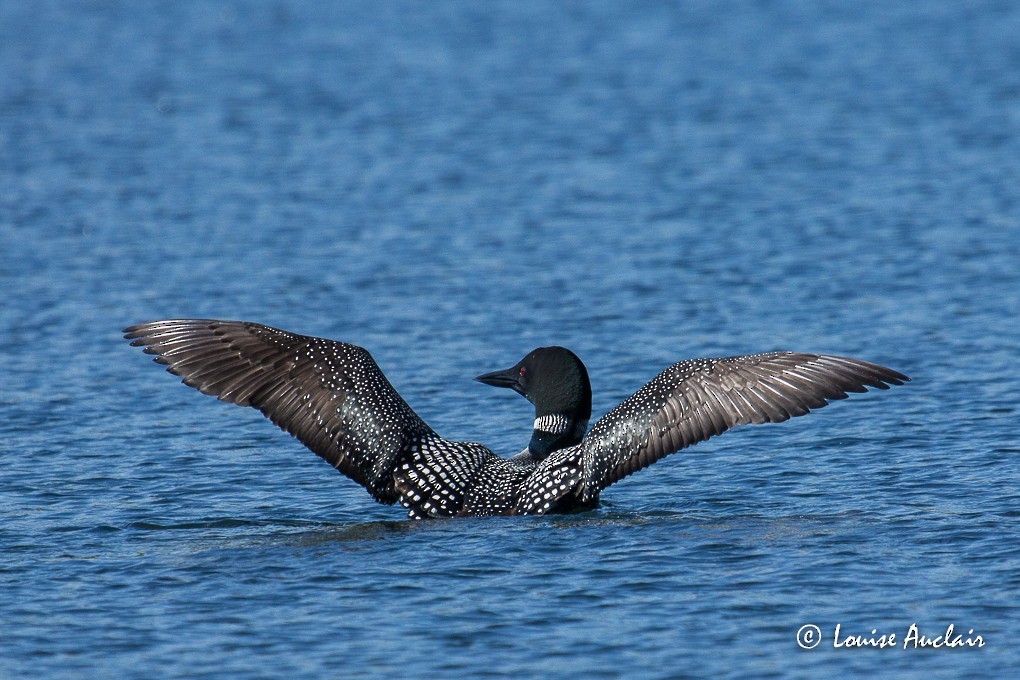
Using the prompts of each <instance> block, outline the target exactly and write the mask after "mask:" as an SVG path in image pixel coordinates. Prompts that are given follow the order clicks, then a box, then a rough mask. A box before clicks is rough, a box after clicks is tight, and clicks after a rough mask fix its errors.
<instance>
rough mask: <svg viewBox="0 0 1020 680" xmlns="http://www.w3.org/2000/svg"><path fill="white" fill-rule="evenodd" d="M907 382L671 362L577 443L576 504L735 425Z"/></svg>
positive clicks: (844, 368)
mask: <svg viewBox="0 0 1020 680" xmlns="http://www.w3.org/2000/svg"><path fill="white" fill-rule="evenodd" d="M908 380H909V378H908V377H907V376H905V375H903V374H901V373H898V372H897V371H894V370H892V369H889V368H886V367H884V366H879V365H878V364H873V363H870V362H867V361H861V360H859V359H850V358H847V357H838V356H831V355H820V354H805V353H800V352H770V353H767V354H754V355H748V356H735V357H725V358H719V359H693V360H688V361H681V362H678V363H676V364H674V365H672V366H670V367H669V368H667V369H666V370H665V371H663V372H662V373H660V374H659V375H658V376H656V377H655V378H654V379H653V380H652V381H651V382H649V383H648V384H647V385H645V386H644V387H642V388H641V389H640V390H638V391H637V392H636V393H634V394H633V395H632V396H631V397H629V398H628V399H626V400H624V401H623V402H622V403H620V404H619V405H618V406H617V407H616V408H614V409H613V410H611V411H610V412H609V413H607V414H606V415H605V416H604V417H602V418H601V419H600V420H599V421H598V422H597V423H595V425H594V426H593V427H592V429H591V430H590V431H589V432H588V434H587V435H586V436H585V438H584V440H583V441H582V442H581V449H582V453H581V460H582V465H581V478H582V484H583V496H582V498H583V500H584V501H585V502H588V501H591V500H592V499H596V498H598V494H599V493H600V492H601V491H602V489H604V488H606V487H607V486H609V485H610V484H612V483H613V482H616V481H618V480H620V479H622V478H623V477H626V476H627V475H629V474H631V473H633V472H636V471H637V470H640V469H641V468H643V467H646V466H648V465H651V464H652V463H654V462H655V461H657V460H660V459H661V458H663V457H664V456H667V455H669V454H671V453H675V452H676V451H679V450H681V449H684V448H687V447H688V446H692V445H694V444H697V443H698V442H701V441H705V440H706V439H708V438H709V437H712V436H713V435H718V434H722V433H723V432H725V431H726V430H729V429H731V428H733V427H736V426H737V425H745V424H750V423H754V424H758V423H765V422H771V423H778V422H782V421H784V420H787V419H789V418H792V417H796V416H801V415H804V414H806V413H808V412H809V411H811V410H812V409H818V408H822V407H823V406H825V405H826V404H828V403H829V402H830V401H832V400H835V399H845V398H846V397H847V393H848V392H866V391H867V389H868V387H874V388H878V389H883V390H884V389H888V388H889V386H890V385H901V384H903V383H904V382H906V381H908Z"/></svg>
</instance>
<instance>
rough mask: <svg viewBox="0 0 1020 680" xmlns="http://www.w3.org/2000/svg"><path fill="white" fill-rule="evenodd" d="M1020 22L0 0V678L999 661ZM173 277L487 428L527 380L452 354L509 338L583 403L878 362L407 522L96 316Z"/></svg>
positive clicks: (661, 673)
mask: <svg viewBox="0 0 1020 680" xmlns="http://www.w3.org/2000/svg"><path fill="white" fill-rule="evenodd" d="M1018 36H1020V5H1017V4H1016V3H1011V2H994V1H989V2H968V3H960V2H952V1H948V0H947V1H945V2H935V1H932V2H911V3H900V4H890V3H886V2H877V1H867V2H857V3H843V2H818V3H801V2H796V1H795V0H788V1H779V2H738V1H734V2H720V3H715V2H689V3H679V4H676V5H668V6H667V5H666V4H665V3H626V4H625V3H587V4H582V3H553V2H548V3H546V2H508V3H485V4H478V3H468V2H430V3H414V2H405V3H400V2H383V3H375V2H346V3H337V4H332V3H329V4H324V3H318V2H286V3H284V2H279V3H256V2H251V3H249V2H235V3H203V2H174V3H163V2H105V1H104V2H98V1H96V2H76V3H70V2H14V1H6V2H0V284H2V286H3V291H4V295H3V302H2V304H0V437H2V439H0V441H2V442H3V443H2V445H0V451H2V453H0V508H2V515H3V522H2V523H0V554H2V558H0V641H2V642H0V677H4V678H8V677H9V678H20V677H59V678H96V677H108V678H114V677H115V678H153V677H189V678H219V677H287V678H323V677H373V676H380V677H381V676H403V677H430V676H435V675H440V674H446V675H448V676H485V675H489V676H497V677H520V676H524V677H549V676H587V677H620V676H623V675H626V676H627V677H688V676H690V677H714V678H722V677H759V678H765V677H805V678H807V677H820V676H825V675H828V676H843V675H847V674H851V673H857V674H861V675H865V676H872V677H875V676H879V675H882V676H888V675H891V674H894V675H897V676H900V677H914V678H925V679H927V678H931V677H939V676H943V677H964V676H966V677H993V678H994V677H1004V676H1007V675H1008V674H1009V671H1010V669H1012V670H1013V671H1014V672H1015V670H1016V669H1017V668H1018V667H1020V644H1018V642H1017V640H1018V639H1020V615H1018V614H1020V612H1018V604H1020V603H1018V594H1020V542H1018V531H1017V522H1018V518H1020V502H1018V493H1017V490H1018V481H1020V464H1018V460H1020V441H1018V427H1017V421H1018V413H1017V408H1018V407H1017V400H1018V396H1020V345H1018V338H1020V334H1018V324H1017V319H1018V318H1020V38H1018ZM175 316H200V317H202V316H208V317H219V318H240V319H248V320H253V321H260V322H263V323H267V324H270V325H274V326H278V327H282V328H286V329H290V330H294V331H297V332H301V333H306V334H313V335H320V336H326V337H331V338H337V339H342V340H346V341H349V342H354V343H357V344H359V345H362V346H364V347H366V348H368V349H369V350H370V351H371V352H372V353H373V355H374V356H375V357H376V359H377V361H378V362H379V364H380V365H381V367H382V368H383V370H384V371H385V372H386V373H387V375H388V376H389V377H390V379H391V381H392V382H393V383H394V385H395V386H396V387H397V389H398V390H399V391H400V392H401V394H403V395H404V396H405V397H406V398H407V400H408V401H409V402H410V404H411V405H412V406H413V407H414V408H415V409H416V410H417V411H418V412H419V413H420V414H421V415H422V417H423V418H424V419H425V420H426V421H427V422H429V423H430V424H431V425H432V426H433V427H434V428H435V429H436V430H437V431H438V432H440V433H441V434H443V435H444V436H446V437H448V438H454V439H463V440H473V441H481V442H485V443H486V444H488V445H490V446H491V447H493V448H494V449H495V450H497V451H499V452H501V453H504V454H512V453H516V452H517V451H519V450H520V449H521V448H523V446H524V445H525V443H526V441H527V439H528V437H529V434H530V426H531V420H532V417H533V412H532V409H531V407H530V405H529V404H527V403H526V402H525V401H524V400H523V399H521V398H520V397H517V396H516V395H514V394H512V393H510V392H509V391H506V390H502V391H501V390H493V389H491V388H488V387H485V386H482V385H479V384H478V383H476V382H473V381H472V380H471V377H472V376H475V375H478V374H479V373H482V372H486V371H490V370H494V369H497V368H503V367H505V366H508V365H510V364H512V363H513V362H515V361H516V360H517V359H518V358H519V357H520V356H521V355H522V354H523V353H525V352H526V351H528V350H530V349H531V348H533V347H535V346H539V345H549V344H561V345H565V346H568V347H570V348H572V349H573V350H574V351H575V352H577V353H578V355H579V356H581V358H582V359H583V360H584V361H585V362H586V363H587V365H588V368H589V371H590V374H591V377H592V383H593V389H594V393H595V416H596V417H598V416H599V415H601V414H602V413H604V412H605V411H607V410H608V409H609V408H611V407H612V406H614V405H615V404H616V403H618V402H619V401H620V400H622V399H623V398H625V397H627V396H628V395H629V394H631V393H632V392H633V391H635V390H636V389H637V388H638V387H640V386H641V385H642V384H643V383H644V382H645V381H647V380H648V379H650V378H651V377H652V376H654V375H655V374H656V373H657V372H658V371H659V370H661V369H662V368H664V367H665V366H667V365H669V364H670V363H672V362H674V361H676V360H679V359H682V358H688V357H697V356H718V355H720V354H725V355H728V354H737V353H747V352H757V351H765V350H771V349H777V348H785V349H792V350H801V351H815V352H828V353H835V354H845V355H850V356H855V357H860V358H863V359H868V360H871V361H877V362H879V363H883V364H886V365H889V366H891V367H893V368H895V369H898V370H900V371H903V372H904V373H906V374H908V375H910V376H911V377H912V378H913V382H911V383H910V384H908V385H907V386H905V387H897V388H894V389H893V390H891V391H889V392H882V393H871V394H867V395H854V396H853V398H851V399H849V400H847V401H845V402H840V403H837V404H834V405H833V406H831V407H830V408H827V409H824V410H822V411H820V412H818V413H814V414H811V415H809V416H807V417H804V418H800V419H796V420H794V421H791V422H788V423H783V424H781V425H768V426H761V427H751V428H742V429H738V430H736V431H734V432H731V433H728V434H726V435H725V436H723V437H720V438H717V439H714V440H712V441H711V442H708V443H705V444H701V445H699V446H697V447H695V448H693V449H691V450H688V451H685V452H683V453H681V454H678V455H675V456H672V457H670V458H667V459H666V460H664V461H662V462H661V463H659V464H657V465H655V466H654V467H652V468H650V469H648V470H646V471H643V472H641V473H640V474H637V475H635V476H633V477H631V478H628V479H627V480H625V481H623V482H621V483H620V484H618V485H615V486H613V487H611V488H610V489H609V490H608V491H607V492H606V493H605V494H604V496H603V498H604V503H603V506H602V507H601V508H600V509H598V510H596V511H593V512H589V513H584V514H578V515H572V516H567V517H548V518H536V517H532V518H495V519H464V520H450V521H436V522H418V523H415V522H409V521H406V520H404V518H403V517H404V516H403V513H402V512H401V511H400V509H399V508H393V507H387V506H381V505H377V504H375V503H374V502H373V501H372V500H371V498H370V497H369V496H368V495H367V494H366V493H365V492H364V490H363V489H362V488H360V487H359V486H357V485H356V484H354V483H353V482H351V481H350V480H347V479H346V478H344V477H342V476H341V475H338V474H337V473H336V472H334V471H332V470H331V469H330V468H329V466H328V465H326V464H325V463H323V462H322V461H320V460H319V459H318V458H316V457H315V456H313V455H311V454H310V453H308V452H307V451H306V450H304V449H303V448H302V447H301V445H300V444H298V443H297V442H295V441H294V440H292V439H291V438H289V437H288V436H287V435H286V434H284V433H282V432H280V431H279V430H277V429H275V428H274V427H272V426H271V424H269V423H268V422H266V421H264V419H262V418H261V416H260V415H259V414H258V413H256V412H255V411H253V410H250V409H239V408H236V407H231V406H227V405H224V404H220V403H218V402H216V401H214V400H212V399H209V398H208V397H204V396H202V395H200V394H198V393H197V392H194V391H193V390H190V389H187V388H185V387H183V386H181V385H180V384H179V383H178V381H177V380H176V379H175V378H172V377H171V376H168V375H167V374H166V373H164V372H163V371H161V370H160V368H159V367H157V366H155V365H153V364H152V363H151V362H149V361H148V358H147V357H145V356H144V355H142V354H141V352H139V351H138V350H137V349H133V348H130V347H128V346H127V343H126V342H124V341H123V340H122V339H121V337H120V329H121V328H123V327H124V326H126V325H128V324H131V323H137V322H141V321H147V320H152V319H160V318H167V317H175ZM809 624H812V625H816V626H818V628H819V631H820V633H821V639H822V640H821V644H820V645H819V646H818V647H817V648H814V649H802V648H801V647H799V646H798V643H797V637H796V636H797V633H798V631H799V630H800V629H801V628H802V626H806V625H809ZM912 624H916V626H917V627H918V629H919V631H920V632H921V633H923V634H926V635H928V636H931V637H934V636H936V635H940V634H943V633H944V632H945V630H946V628H947V627H948V626H949V625H950V624H952V625H954V626H955V629H956V631H957V633H962V634H964V637H966V638H976V637H977V636H980V638H981V641H982V642H983V643H984V646H983V647H973V648H971V647H965V648H962V649H960V648H957V649H913V648H908V649H904V648H903V645H902V642H903V641H904V639H905V637H906V636H907V635H908V632H909V629H910V626H911V625H912ZM837 625H839V626H840V630H841V637H845V636H846V635H848V634H853V635H864V636H869V637H870V636H875V637H877V636H880V635H883V634H895V635H896V640H897V642H896V644H895V646H894V647H891V648H885V649H848V648H845V647H840V648H835V647H834V644H833V637H834V631H835V627H836V626H837ZM873 630H874V631H875V633H874V634H873V633H872V631H873ZM968 631H973V633H968Z"/></svg>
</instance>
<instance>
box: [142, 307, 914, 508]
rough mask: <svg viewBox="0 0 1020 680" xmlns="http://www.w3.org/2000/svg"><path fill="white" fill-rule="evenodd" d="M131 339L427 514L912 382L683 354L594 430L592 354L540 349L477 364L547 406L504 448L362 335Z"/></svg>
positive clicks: (822, 365) (779, 357)
mask: <svg viewBox="0 0 1020 680" xmlns="http://www.w3.org/2000/svg"><path fill="white" fill-rule="evenodd" d="M125 337H126V338H128V339H130V340H132V344H133V345H142V346H144V347H145V351H146V352H147V353H150V354H155V355H156V359H155V360H156V361H157V362H158V363H161V364H165V365H166V366H167V370H168V371H170V372H171V373H174V374H175V375H179V376H181V377H182V378H183V379H184V382H185V383H186V384H188V385H190V386H192V387H194V388H196V389H198V390H200V391H202V392H204V393H205V394H209V395H213V396H216V397H219V398H220V399H221V400H223V401H229V402H232V403H235V404H239V405H241V406H252V407H254V408H257V409H259V410H260V411H261V412H262V413H263V414H264V415H265V416H266V417H268V418H269V419H270V420H272V421H273V422H274V423H276V424H277V425H278V426H280V427H281V428H283V429H285V430H287V431H288V432H290V433H291V434H292V435H294V436H295V437H297V438H298V439H299V440H300V441H301V442H302V443H304V444H305V445H306V446H307V447H308V448H309V449H311V450H312V451H313V452H315V453H316V454H317V455H319V456H321V457H322V458H323V459H325V460H326V461H328V462H329V463H330V464H332V465H333V466H334V467H335V468H336V469H338V470H339V471H340V472H342V473H344V474H345V475H347V476H348V477H350V478H351V479H353V480H355V481H356V482H358V483H359V484H361V485H363V486H364V487H365V488H366V489H368V491H369V493H371V494H372V496H373V497H375V499H376V500H378V501H379V502H381V503H395V502H400V503H401V504H402V505H404V507H406V508H407V509H408V515H409V516H410V517H412V518H415V519H420V518H424V517H444V516H457V515H462V516H463V515H473V516H477V515H524V514H546V513H551V512H568V511H573V510H577V509H583V508H591V507H594V506H596V505H597V504H598V501H599V496H600V494H601V492H602V491H603V490H604V489H605V488H606V487H607V486H609V485H610V484H612V483H614V482H616V481H618V480H620V479H622V478H623V477H625V476H627V475H629V474H631V473H633V472H636V471H637V470H640V469H641V468H644V467H646V466H648V465H650V464H652V463H654V462H655V461H657V460H659V459H660V458H662V457H664V456H666V455H668V454H670V453H674V452H676V451H679V450H681V449H683V448H686V447H688V446H691V445H693V444H696V443H697V442H699V441H704V440H706V439H708V438H709V437H711V436H713V435H717V434H721V433H722V432H724V431H726V430H728V429H730V428H732V427H735V426H736V425H741V424H747V423H763V422H780V421H783V420H786V419H788V418H790V417H792V416H798V415H803V414H805V413H807V412H808V411H809V410H810V409H815V408H821V407H822V406H825V405H826V403H827V402H828V401H829V400H832V399H842V398H845V397H846V396H847V394H846V393H847V392H864V391H866V390H867V387H868V386H870V387H877V388H881V389H887V388H888V386H889V385H894V384H895V385H898V384H902V383H903V382H904V381H906V380H908V378H907V377H906V376H904V375H902V374H900V373H897V372H896V371H893V370H891V369H888V368H885V367H883V366H879V365H877V364H872V363H869V362H865V361H860V360H857V359H848V358H844V357H835V356H828V355H818V354H804V353H795V352H770V353H767V354H756V355H749V356H739V357H727V358H720V359H694V360H688V361H681V362H678V363H676V364H674V365H672V366H670V367H669V368H667V369H666V370H665V371H663V372H662V373H660V374H659V375H658V376H656V377H655V378H654V379H653V380H652V381H651V382H649V383H648V384H646V385H645V386H644V387H642V388H641V389H640V390H638V391H637V392H636V393H635V394H634V395H633V396H631V397H630V398H628V399H626V400H625V401H623V402H622V403H621V404H619V405H618V406H617V407H616V408H614V409H612V410H611V411H610V412H609V413H607V414H606V415H605V416H604V417H602V418H601V419H599V420H598V421H597V422H596V423H595V425H594V426H593V427H592V428H591V429H590V430H588V421H589V419H590V417H591V386H590V383H589V380H588V373H587V370H586V369H585V367H584V364H583V363H581V361H580V359H578V358H577V357H576V356H575V355H574V354H573V353H572V352H570V351H569V350H566V349H564V348H562V347H545V348H539V349H536V350H534V351H532V352H531V353H529V354H528V355H527V356H526V357H524V359H522V360H521V361H520V362H518V363H517V364H516V365H515V366H513V367H511V368H509V369H507V370H505V371H496V372H493V373H488V374H485V375H483V376H479V377H478V380H480V381H481V382H485V383H487V384H490V385H496V386H501V387H510V388H512V389H514V390H515V391H517V392H518V393H520V394H522V395H523V396H525V397H526V398H528V400H529V401H531V402H532V403H533V404H534V405H535V422H534V428H533V431H532V436H531V440H530V442H529V444H528V448H527V449H525V450H524V451H523V452H522V453H521V454H519V455H517V456H514V457H513V458H501V457H500V456H498V455H496V454H495V453H493V452H492V451H491V450H490V449H488V448H487V447H485V446H483V445H481V444H475V443H469V442H455V441H449V440H446V439H443V438H442V437H440V436H439V435H438V434H436V432H435V431H433V430H432V428H430V427H429V426H428V425H427V424H425V422H424V421H423V420H422V419H421V418H420V417H418V415H417V414H416V413H415V412H414V411H413V410H412V409H411V407H410V406H408V404H407V402H405V401H404V399H403V398H401V396H400V395H399V394H398V393H397V392H396V390H394V389H393V387H392V385H390V383H389V381H388V380H387V379H386V377H385V376H384V375H383V373H382V371H380V370H379V367H378V366H377V365H376V363H375V361H374V360H373V359H372V357H371V355H370V354H369V353H368V352H367V351H366V350H364V349H362V348H361V347H357V346H355V345H351V344H347V343H343V342H336V341H333V340H326V339H322V338H314V337H309V336H304V335H297V334H294V333H288V332H286V331H281V330H278V329H275V328H270V327H268V326H263V325H260V324H255V323H250V322H242V321H215V320H208V319H176V320H169V321H155V322H151V323H146V324H140V325H137V326H131V327H130V328H127V329H125Z"/></svg>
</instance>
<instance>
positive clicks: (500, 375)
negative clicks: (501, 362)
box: [475, 366, 524, 395]
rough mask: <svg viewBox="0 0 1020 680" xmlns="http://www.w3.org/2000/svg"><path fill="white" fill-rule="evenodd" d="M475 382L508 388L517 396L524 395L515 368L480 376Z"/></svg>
mask: <svg viewBox="0 0 1020 680" xmlns="http://www.w3.org/2000/svg"><path fill="white" fill-rule="evenodd" d="M475 380H477V381H478V382H481V383H485V384H486V385H493V386H494V387H509V388H510V389H512V390H513V391H514V392H516V393H518V394H522V395H523V394H524V386H523V385H521V382H520V379H519V378H518V372H517V367H516V366H514V367H513V368H508V369H506V370H505V371H493V372H492V373H486V374H485V375H480V376H478V377H477V378H475Z"/></svg>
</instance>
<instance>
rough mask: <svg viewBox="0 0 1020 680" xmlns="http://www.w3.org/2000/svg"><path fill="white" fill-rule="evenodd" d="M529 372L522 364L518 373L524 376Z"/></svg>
mask: <svg viewBox="0 0 1020 680" xmlns="http://www.w3.org/2000/svg"><path fill="white" fill-rule="evenodd" d="M527 374H528V371H527V370H526V369H525V368H524V367H523V366H521V370H520V371H518V375H520V376H521V377H522V378H523V377H524V376H526V375H527Z"/></svg>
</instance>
